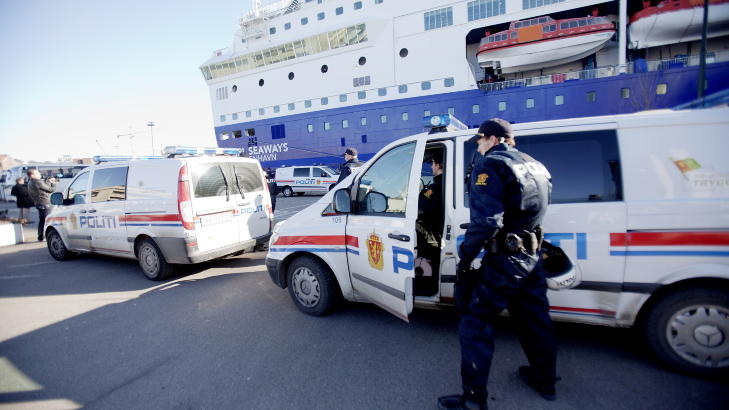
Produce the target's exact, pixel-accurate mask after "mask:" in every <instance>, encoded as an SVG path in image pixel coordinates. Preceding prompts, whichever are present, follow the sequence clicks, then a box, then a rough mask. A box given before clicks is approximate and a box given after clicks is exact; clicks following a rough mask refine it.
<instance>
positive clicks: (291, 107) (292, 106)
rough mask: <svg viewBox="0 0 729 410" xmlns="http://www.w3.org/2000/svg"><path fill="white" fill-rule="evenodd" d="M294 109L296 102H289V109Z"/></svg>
mask: <svg viewBox="0 0 729 410" xmlns="http://www.w3.org/2000/svg"><path fill="white" fill-rule="evenodd" d="M295 109H296V104H294V103H289V111H293V110H295Z"/></svg>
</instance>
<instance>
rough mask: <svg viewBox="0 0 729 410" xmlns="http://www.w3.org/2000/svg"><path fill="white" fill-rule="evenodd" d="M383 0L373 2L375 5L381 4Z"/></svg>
mask: <svg viewBox="0 0 729 410" xmlns="http://www.w3.org/2000/svg"><path fill="white" fill-rule="evenodd" d="M383 1H385V0H375V4H382V2H383Z"/></svg>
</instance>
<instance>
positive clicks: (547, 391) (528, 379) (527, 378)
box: [519, 366, 557, 401]
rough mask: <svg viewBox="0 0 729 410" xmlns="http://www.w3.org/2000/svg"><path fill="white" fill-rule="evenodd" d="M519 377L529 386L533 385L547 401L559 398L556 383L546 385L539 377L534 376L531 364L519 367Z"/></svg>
mask: <svg viewBox="0 0 729 410" xmlns="http://www.w3.org/2000/svg"><path fill="white" fill-rule="evenodd" d="M519 377H521V380H522V381H523V382H524V383H526V384H527V386H529V387H531V388H532V389H534V391H536V392H537V393H539V395H540V396H542V398H544V400H547V401H555V400H557V392H556V391H555V389H554V384H551V385H545V384H544V383H540V382H539V381H538V379H537V378H536V377H535V376H534V371H533V370H532V368H531V367H529V366H521V367H520V368H519Z"/></svg>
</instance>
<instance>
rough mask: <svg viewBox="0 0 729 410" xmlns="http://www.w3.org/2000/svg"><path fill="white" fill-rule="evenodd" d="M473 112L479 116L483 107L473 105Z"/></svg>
mask: <svg viewBox="0 0 729 410" xmlns="http://www.w3.org/2000/svg"><path fill="white" fill-rule="evenodd" d="M471 112H472V113H474V114H478V113H479V112H481V106H480V105H478V104H473V106H472V107H471Z"/></svg>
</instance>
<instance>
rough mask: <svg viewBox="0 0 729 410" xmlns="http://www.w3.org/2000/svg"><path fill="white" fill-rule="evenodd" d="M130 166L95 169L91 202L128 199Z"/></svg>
mask: <svg viewBox="0 0 729 410" xmlns="http://www.w3.org/2000/svg"><path fill="white" fill-rule="evenodd" d="M128 170H129V167H117V168H103V169H97V170H96V171H94V178H93V180H92V181H91V202H107V201H123V200H125V199H127V171H128Z"/></svg>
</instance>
